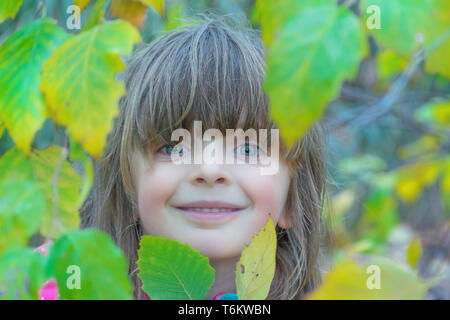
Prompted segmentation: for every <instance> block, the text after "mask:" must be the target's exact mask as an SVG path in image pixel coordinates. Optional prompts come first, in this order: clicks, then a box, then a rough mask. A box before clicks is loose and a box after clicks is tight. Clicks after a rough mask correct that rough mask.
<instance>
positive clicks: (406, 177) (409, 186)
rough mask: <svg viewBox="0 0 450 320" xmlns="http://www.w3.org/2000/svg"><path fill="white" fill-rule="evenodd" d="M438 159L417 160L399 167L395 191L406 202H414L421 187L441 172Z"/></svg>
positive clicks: (433, 180)
mask: <svg viewBox="0 0 450 320" xmlns="http://www.w3.org/2000/svg"><path fill="white" fill-rule="evenodd" d="M441 169H442V165H441V162H440V161H429V162H418V163H415V164H412V165H408V166H405V167H403V168H401V169H400V170H399V172H398V179H397V183H396V185H395V191H396V192H397V194H398V195H399V196H400V197H401V198H402V199H403V201H405V202H406V203H412V202H414V201H415V200H416V199H417V197H418V196H419V195H420V193H421V192H422V189H423V188H425V187H427V186H430V185H431V184H433V183H434V182H435V181H436V179H437V178H438V176H439V173H440V172H441Z"/></svg>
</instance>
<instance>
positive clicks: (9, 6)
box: [0, 0, 23, 23]
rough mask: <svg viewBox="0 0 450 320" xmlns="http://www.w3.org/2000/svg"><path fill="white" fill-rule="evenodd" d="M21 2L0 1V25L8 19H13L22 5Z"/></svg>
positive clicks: (16, 0)
mask: <svg viewBox="0 0 450 320" xmlns="http://www.w3.org/2000/svg"><path fill="white" fill-rule="evenodd" d="M22 2H23V0H4V1H0V23H2V22H3V21H5V20H6V19H8V18H11V19H14V17H15V16H16V14H17V11H19V8H20V6H21V5H22Z"/></svg>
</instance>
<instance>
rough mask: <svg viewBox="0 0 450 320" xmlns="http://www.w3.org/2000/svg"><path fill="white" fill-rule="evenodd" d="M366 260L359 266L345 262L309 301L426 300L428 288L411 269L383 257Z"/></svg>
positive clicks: (332, 271) (332, 272) (334, 270)
mask: <svg viewBox="0 0 450 320" xmlns="http://www.w3.org/2000/svg"><path fill="white" fill-rule="evenodd" d="M366 258H367V257H366ZM368 259H369V260H368V261H369V262H365V263H361V264H357V263H356V262H355V261H354V260H352V259H346V260H344V261H343V262H341V263H340V264H338V265H337V266H336V267H334V268H333V269H331V270H330V271H329V272H328V273H327V274H326V275H325V277H324V280H323V282H322V283H321V285H320V286H319V287H318V288H317V289H316V290H315V291H314V292H313V293H312V294H310V295H309V296H308V299H310V300H392V299H396V300H413V299H423V298H424V297H425V292H426V290H427V286H426V284H425V283H424V282H423V281H422V280H421V279H420V278H419V277H418V276H417V274H416V273H415V272H414V271H413V270H411V269H410V268H408V267H407V266H405V265H402V264H399V263H396V262H394V261H392V260H389V259H386V258H382V257H370V256H369V257H368ZM377 279H378V280H379V287H377V286H376V285H377V282H376V280H377Z"/></svg>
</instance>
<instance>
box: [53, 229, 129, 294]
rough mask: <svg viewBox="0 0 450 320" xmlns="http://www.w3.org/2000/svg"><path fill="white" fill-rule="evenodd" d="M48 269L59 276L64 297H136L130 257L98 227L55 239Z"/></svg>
mask: <svg viewBox="0 0 450 320" xmlns="http://www.w3.org/2000/svg"><path fill="white" fill-rule="evenodd" d="M47 272H48V274H50V275H52V276H53V277H54V278H55V279H56V283H57V284H58V290H59V294H60V297H61V299H70V300H77V299H89V300H97V299H114V300H116V299H131V298H132V286H131V282H130V279H129V277H128V267H127V260H126V258H125V256H124V254H123V252H122V251H121V250H120V249H119V248H118V247H117V246H116V245H115V244H114V242H113V241H112V240H111V239H110V238H109V237H108V236H107V235H106V234H104V233H102V232H100V231H98V230H93V229H86V230H81V231H80V230H77V231H71V232H69V233H66V234H64V235H63V236H62V237H61V238H59V239H58V240H57V241H55V242H54V243H53V245H52V247H51V248H50V252H49V257H48V263H47ZM74 277H77V278H78V279H76V278H74ZM78 280H79V288H77V281H78ZM70 284H72V285H73V286H71V285H70Z"/></svg>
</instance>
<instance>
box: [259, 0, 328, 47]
mask: <svg viewBox="0 0 450 320" xmlns="http://www.w3.org/2000/svg"><path fill="white" fill-rule="evenodd" d="M335 4H336V1H335V0H285V1H271V0H257V1H256V3H255V8H256V9H257V10H258V13H259V18H260V22H261V27H262V39H263V41H264V43H265V44H266V45H267V46H269V45H270V44H271V43H272V42H273V40H274V38H276V36H277V33H278V31H279V30H280V28H281V27H282V26H283V25H284V24H285V23H286V22H287V21H288V20H289V19H290V18H292V17H293V16H295V15H296V14H298V13H299V12H300V11H301V10H302V9H305V8H310V7H319V6H323V5H335Z"/></svg>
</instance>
